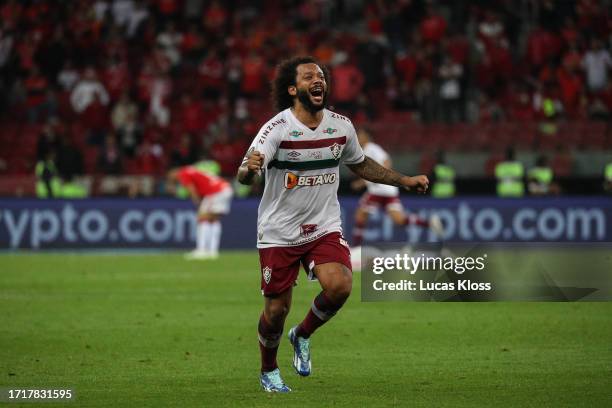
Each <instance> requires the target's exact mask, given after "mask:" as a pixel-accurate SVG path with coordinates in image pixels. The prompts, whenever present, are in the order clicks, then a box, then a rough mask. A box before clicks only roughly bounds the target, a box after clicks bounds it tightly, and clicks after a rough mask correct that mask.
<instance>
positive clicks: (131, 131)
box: [115, 110, 143, 158]
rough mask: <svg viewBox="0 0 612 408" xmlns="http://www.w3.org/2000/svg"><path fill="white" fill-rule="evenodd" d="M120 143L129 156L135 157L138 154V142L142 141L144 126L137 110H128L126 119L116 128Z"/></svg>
mask: <svg viewBox="0 0 612 408" xmlns="http://www.w3.org/2000/svg"><path fill="white" fill-rule="evenodd" d="M115 130H116V133H117V137H118V139H119V145H120V147H121V151H122V152H123V154H124V155H125V156H127V157H129V158H133V157H134V156H135V154H136V149H137V147H138V144H139V143H140V142H141V141H142V137H143V136H142V134H143V130H142V126H141V125H140V122H139V121H138V112H137V111H136V110H128V111H127V112H126V116H125V121H123V122H122V123H121V124H120V125H119V126H117V127H116V128H115Z"/></svg>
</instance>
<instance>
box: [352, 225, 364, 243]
mask: <svg viewBox="0 0 612 408" xmlns="http://www.w3.org/2000/svg"><path fill="white" fill-rule="evenodd" d="M364 227H365V225H364V224H363V223H361V222H356V223H355V227H354V228H353V246H359V245H361V243H362V242H363V228H364Z"/></svg>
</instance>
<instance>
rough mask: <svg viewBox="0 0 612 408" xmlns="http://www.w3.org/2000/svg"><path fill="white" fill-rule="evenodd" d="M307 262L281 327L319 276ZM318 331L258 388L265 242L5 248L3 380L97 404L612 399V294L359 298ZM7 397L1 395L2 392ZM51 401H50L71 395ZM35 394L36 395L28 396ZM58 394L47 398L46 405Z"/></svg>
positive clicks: (511, 403)
mask: <svg viewBox="0 0 612 408" xmlns="http://www.w3.org/2000/svg"><path fill="white" fill-rule="evenodd" d="M304 278H305V277H304V275H303V274H302V275H301V276H300V283H299V286H298V287H296V289H295V292H294V304H293V308H292V311H291V313H290V315H289V318H288V321H287V326H286V327H285V331H286V330H287V329H288V328H289V327H291V326H292V325H294V324H296V323H297V322H299V321H300V320H301V319H302V318H303V316H304V314H305V313H306V311H307V308H308V307H309V305H310V302H311V300H312V298H313V297H314V295H315V294H316V293H317V292H318V291H319V288H318V285H317V284H316V283H311V282H307V281H306V280H305V279H304ZM359 293H360V292H359V275H358V274H356V275H355V283H354V293H353V296H352V297H351V298H350V300H349V301H348V303H347V304H346V305H345V307H344V308H343V309H342V311H341V312H340V313H339V314H338V315H337V316H336V317H335V318H334V319H333V320H332V321H331V322H330V323H329V324H328V325H326V326H324V327H322V328H321V329H320V330H319V331H318V332H317V333H316V334H315V335H314V336H313V338H312V353H313V374H312V376H311V377H309V378H300V377H298V376H297V375H296V374H295V373H294V372H293V370H292V368H291V350H290V347H289V345H288V342H287V340H286V338H284V339H283V342H282V343H281V348H280V350H279V364H280V367H281V370H282V372H283V374H284V378H285V380H286V382H287V384H288V385H290V386H291V387H292V388H293V390H294V392H293V393H291V394H289V395H270V394H266V393H264V392H262V391H261V390H260V388H259V382H258V369H259V350H258V346H257V335H256V327H257V319H258V317H259V314H260V311H261V305H262V298H261V295H260V291H259V271H258V260H257V254H256V253H255V252H254V251H252V252H225V253H223V255H222V257H221V259H220V260H217V261H204V262H187V261H183V259H182V256H181V255H180V254H178V253H167V254H153V253H151V254H148V253H147V254H142V255H110V254H109V255H104V254H98V255H70V254H36V255H31V254H27V253H25V254H17V255H14V254H4V255H0V311H1V314H0V346H1V347H0V387H15V388H19V387H29V388H31V387H34V388H63V387H69V388H73V389H74V390H75V392H76V397H77V400H76V401H75V402H69V403H65V406H87V407H109V406H111V407H119V406H130V407H143V406H151V407H170V406H180V407H191V406H194V407H196V406H197V407H223V406H228V407H235V406H246V407H259V406H261V407H263V406H274V407H279V406H299V407H302V406H313V407H315V406H316V407H330V406H338V407H365V406H373V407H394V406H410V407H446V406H448V407H460V406H495V407H499V406H508V407H518V406H521V407H522V406H537V407H540V406H555V407H558V406H567V407H576V406H585V407H593V406H612V303H603V302H602V303H479V304H468V303H400V302H397V303H361V302H360V299H359ZM0 405H3V404H2V403H0ZM60 405H61V404H58V403H52V404H51V405H48V406H60ZM25 406H32V404H25ZM45 406H47V405H45Z"/></svg>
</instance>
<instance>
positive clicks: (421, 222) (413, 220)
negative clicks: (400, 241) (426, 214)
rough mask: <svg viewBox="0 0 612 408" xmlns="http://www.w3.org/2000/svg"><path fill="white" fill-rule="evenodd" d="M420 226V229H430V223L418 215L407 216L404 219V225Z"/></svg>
mask: <svg viewBox="0 0 612 408" xmlns="http://www.w3.org/2000/svg"><path fill="white" fill-rule="evenodd" d="M410 224H414V225H418V226H419V227H425V228H427V227H429V221H428V220H426V219H424V218H421V217H419V216H418V215H407V216H406V218H405V219H404V225H410Z"/></svg>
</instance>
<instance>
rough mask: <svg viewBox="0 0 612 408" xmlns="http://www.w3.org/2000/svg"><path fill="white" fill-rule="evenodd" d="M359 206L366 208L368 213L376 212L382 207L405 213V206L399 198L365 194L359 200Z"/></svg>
mask: <svg viewBox="0 0 612 408" xmlns="http://www.w3.org/2000/svg"><path fill="white" fill-rule="evenodd" d="M359 206H360V207H362V208H365V209H366V210H367V211H370V212H371V211H375V210H376V209H377V208H379V207H382V208H384V209H385V210H397V211H403V210H404V206H403V205H402V202H401V201H400V199H399V197H398V196H392V197H389V196H380V195H374V194H370V193H365V194H364V195H363V196H362V197H361V199H360V200H359Z"/></svg>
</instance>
